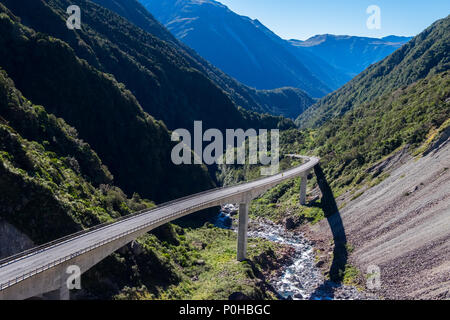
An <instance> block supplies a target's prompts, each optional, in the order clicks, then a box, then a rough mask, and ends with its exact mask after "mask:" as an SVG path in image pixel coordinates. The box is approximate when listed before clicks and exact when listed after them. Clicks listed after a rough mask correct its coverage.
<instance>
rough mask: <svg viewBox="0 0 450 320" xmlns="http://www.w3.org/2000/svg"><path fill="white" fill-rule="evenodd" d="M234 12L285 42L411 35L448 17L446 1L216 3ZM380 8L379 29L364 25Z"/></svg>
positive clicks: (224, 0) (246, 0)
mask: <svg viewBox="0 0 450 320" xmlns="http://www.w3.org/2000/svg"><path fill="white" fill-rule="evenodd" d="M218 1H219V2H221V3H223V4H225V5H227V6H228V7H229V8H230V9H231V10H233V11H234V12H236V13H238V14H241V15H245V16H249V17H250V18H252V19H258V20H259V21H261V23H263V24H264V25H265V26H267V27H268V28H269V29H271V30H272V31H274V32H275V33H276V34H278V35H279V36H281V37H282V38H284V39H299V40H305V39H307V38H309V37H311V36H313V35H316V34H325V33H331V34H347V35H355V36H368V37H384V36H387V35H399V36H414V35H416V34H418V33H420V32H421V31H422V30H424V29H425V28H426V27H428V26H429V25H431V24H432V23H433V22H434V21H436V20H438V19H441V18H444V17H446V16H447V15H448V14H450V1H449V0H427V1H425V0H368V1H367V0H309V1H308V0H306V1H305V0H218ZM370 5H377V6H378V7H380V9H381V29H380V30H374V29H372V30H370V29H368V28H367V26H366V21H367V19H368V18H369V16H370V15H369V14H367V13H366V9H367V8H368V7H369V6H370Z"/></svg>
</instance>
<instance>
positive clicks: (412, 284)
mask: <svg viewBox="0 0 450 320" xmlns="http://www.w3.org/2000/svg"><path fill="white" fill-rule="evenodd" d="M447 131H449V132H448V133H447V135H446V138H445V139H443V141H441V142H440V143H437V144H436V145H434V146H433V147H432V149H431V150H429V152H428V154H427V155H426V156H424V157H421V158H414V157H412V156H411V155H410V154H409V153H407V152H399V153H398V154H396V156H395V157H392V158H389V159H387V160H385V161H384V162H383V163H381V164H380V165H382V166H383V167H384V172H385V173H387V174H388V175H389V177H388V178H386V179H385V180H384V181H383V182H381V183H380V184H379V185H377V186H375V187H372V188H369V189H368V190H365V191H364V193H362V194H361V195H360V196H359V197H357V199H353V200H351V198H352V197H351V196H350V195H348V194H344V195H342V196H339V197H338V198H337V202H338V205H340V206H343V208H342V209H341V210H340V218H341V219H342V223H343V229H344V230H345V234H346V236H347V240H348V248H352V249H351V252H349V261H350V263H351V264H353V265H355V266H357V267H358V268H359V269H360V272H361V274H362V275H364V274H365V273H366V272H367V268H368V267H369V266H371V265H375V266H378V267H379V268H380V272H381V273H380V276H381V287H380V288H379V289H377V290H375V293H376V294H377V295H378V296H380V297H382V298H386V299H449V298H450V264H449V261H450V214H449V213H450V194H449V193H448V190H450V169H449V168H450V140H449V138H448V137H449V134H450V130H448V129H447ZM340 218H339V215H338V214H336V215H334V216H332V217H330V218H329V219H328V221H326V220H325V221H322V222H321V223H319V224H318V225H317V226H314V227H312V236H313V238H314V239H316V241H324V242H327V241H329V240H330V239H332V238H333V235H332V234H331V231H330V230H331V229H333V228H337V226H338V225H339V224H340V222H339V220H340ZM330 226H331V229H330ZM362 278H364V276H362Z"/></svg>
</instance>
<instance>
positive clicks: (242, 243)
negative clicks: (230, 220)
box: [237, 201, 250, 261]
mask: <svg viewBox="0 0 450 320" xmlns="http://www.w3.org/2000/svg"><path fill="white" fill-rule="evenodd" d="M249 205H250V201H247V202H244V203H240V204H239V227H238V246H237V259H238V261H244V260H245V259H247V228H248V206H249Z"/></svg>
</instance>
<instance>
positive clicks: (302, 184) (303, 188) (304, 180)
mask: <svg viewBox="0 0 450 320" xmlns="http://www.w3.org/2000/svg"><path fill="white" fill-rule="evenodd" d="M300 179H301V181H300V204H301V205H302V206H303V205H305V204H306V184H307V183H308V172H305V173H303V174H302V176H301V177H300Z"/></svg>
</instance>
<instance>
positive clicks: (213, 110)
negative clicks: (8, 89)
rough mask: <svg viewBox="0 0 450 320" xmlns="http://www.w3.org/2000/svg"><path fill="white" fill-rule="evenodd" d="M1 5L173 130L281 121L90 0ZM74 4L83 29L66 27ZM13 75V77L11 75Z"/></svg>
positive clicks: (7, 0)
mask: <svg viewBox="0 0 450 320" xmlns="http://www.w3.org/2000/svg"><path fill="white" fill-rule="evenodd" d="M2 3H4V4H5V5H7V7H8V8H9V9H10V10H11V11H12V12H13V14H15V15H17V16H18V17H20V18H21V19H22V22H23V23H25V24H26V25H27V26H29V27H31V28H33V29H34V30H35V31H36V32H42V33H46V34H49V35H51V36H53V37H56V38H58V39H61V40H63V41H64V42H67V43H68V44H69V45H70V46H71V48H73V50H74V51H75V53H76V55H77V56H78V57H79V58H81V59H84V60H86V61H87V62H88V63H89V64H90V65H91V66H93V67H95V68H96V69H98V70H99V71H102V72H105V73H109V74H112V75H114V77H115V78H116V79H117V80H118V81H119V82H121V83H123V84H125V85H126V87H127V88H128V89H129V90H130V91H131V92H132V93H133V95H134V96H135V97H136V98H137V100H138V101H139V103H140V104H141V106H142V107H143V109H144V111H146V112H147V113H149V114H150V115H152V116H153V117H155V118H156V119H157V120H163V121H164V123H165V124H166V125H167V127H168V128H169V129H171V130H172V129H176V128H190V127H191V126H192V125H193V121H194V120H203V122H204V127H214V128H219V129H223V128H232V127H236V126H237V127H252V126H253V127H256V128H259V127H260V126H262V127H269V128H272V127H277V126H278V124H279V122H282V123H281V124H280V125H281V126H283V125H285V124H284V122H285V121H283V120H282V119H279V118H275V117H269V116H265V117H264V118H262V117H256V116H255V115H251V114H250V113H249V112H246V111H245V110H238V109H237V108H236V106H235V105H234V104H233V102H232V101H231V100H230V99H229V98H228V97H227V95H226V94H224V92H223V91H222V90H221V89H220V88H218V87H217V86H216V85H215V84H214V83H213V82H212V81H211V80H209V79H208V78H207V77H206V76H205V75H204V74H202V73H201V72H200V71H198V70H197V69H195V68H194V67H193V66H192V65H191V63H190V62H189V61H188V60H187V58H186V57H185V56H184V54H183V53H182V52H180V51H179V50H178V49H177V48H176V47H174V46H173V45H170V44H169V43H167V42H165V41H162V40H160V39H158V38H156V37H155V36H153V35H151V34H149V33H147V32H145V31H143V30H142V29H140V28H138V27H136V26H135V25H133V24H132V23H130V22H128V21H127V20H125V19H123V18H122V17H120V16H118V15H117V14H115V13H113V12H111V11H109V10H107V9H105V8H103V7H99V6H98V5H97V4H95V3H93V2H91V1H87V0H78V1H72V2H71V1H67V0H52V1H47V0H38V1H35V0H25V1H24V2H21V3H20V4H19V3H18V2H17V1H11V0H2ZM72 4H77V5H79V6H80V8H81V10H82V12H83V18H82V23H83V25H82V30H69V29H68V28H67V27H66V19H67V16H68V15H67V14H66V9H67V7H68V6H69V5H72ZM11 77H13V78H14V76H13V75H12V74H11ZM17 85H18V86H19V87H20V84H19V83H17ZM21 89H22V88H21ZM22 90H23V89H22ZM23 91H24V92H25V90H23ZM248 118H251V119H255V120H256V121H253V122H252V121H248ZM258 118H260V119H258ZM259 120H261V121H259Z"/></svg>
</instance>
